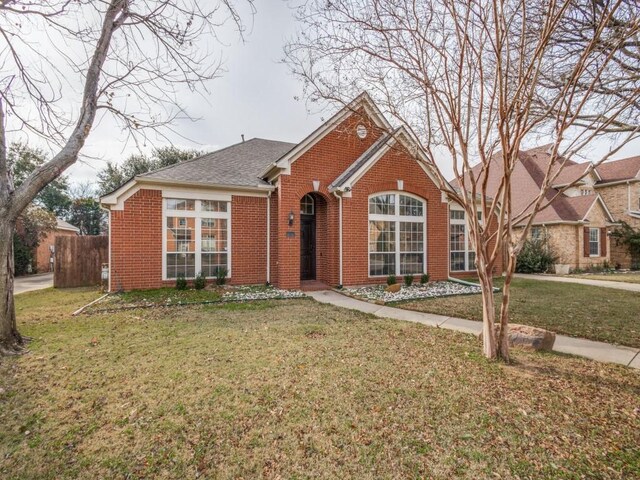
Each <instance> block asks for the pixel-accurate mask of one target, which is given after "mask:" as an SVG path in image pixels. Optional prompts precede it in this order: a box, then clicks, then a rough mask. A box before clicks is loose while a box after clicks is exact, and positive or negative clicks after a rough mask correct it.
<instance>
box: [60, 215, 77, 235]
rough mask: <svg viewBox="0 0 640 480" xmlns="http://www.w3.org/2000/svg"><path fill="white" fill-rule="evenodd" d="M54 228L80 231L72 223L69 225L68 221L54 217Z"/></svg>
mask: <svg viewBox="0 0 640 480" xmlns="http://www.w3.org/2000/svg"><path fill="white" fill-rule="evenodd" d="M56 229H58V230H71V231H73V232H77V233H80V229H79V228H78V227H76V226H74V225H71V224H70V223H68V222H65V221H64V220H61V219H59V218H56Z"/></svg>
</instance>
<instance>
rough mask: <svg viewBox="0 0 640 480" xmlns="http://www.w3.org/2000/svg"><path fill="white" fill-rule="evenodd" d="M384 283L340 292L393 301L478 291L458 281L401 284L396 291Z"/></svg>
mask: <svg viewBox="0 0 640 480" xmlns="http://www.w3.org/2000/svg"><path fill="white" fill-rule="evenodd" d="M386 288H387V286H386V285H372V286H367V287H355V288H344V289H342V290H340V292H341V293H344V294H346V295H349V296H351V297H354V298H359V299H362V300H368V301H373V302H376V303H385V304H386V303H393V302H402V301H407V300H418V299H424V298H438V297H449V296H453V295H469V294H477V293H480V287H479V286H477V285H467V284H464V283H458V282H428V283H424V284H412V285H411V286H406V285H402V286H401V288H400V291H398V292H395V293H394V292H388V291H386Z"/></svg>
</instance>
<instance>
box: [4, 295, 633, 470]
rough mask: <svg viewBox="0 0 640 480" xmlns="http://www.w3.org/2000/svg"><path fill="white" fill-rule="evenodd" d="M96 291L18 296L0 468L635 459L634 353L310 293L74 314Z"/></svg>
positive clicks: (543, 464) (555, 465) (508, 465)
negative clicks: (582, 348)
mask: <svg viewBox="0 0 640 480" xmlns="http://www.w3.org/2000/svg"><path fill="white" fill-rule="evenodd" d="M97 296H98V294H97V293H95V292H91V291H86V290H81V291H54V290H46V291H42V292H33V293H27V294H23V295H20V296H18V297H17V298H16V300H17V306H18V312H19V313H18V315H19V316H18V320H19V324H20V325H21V328H22V331H23V333H25V334H27V335H30V336H32V337H33V338H34V340H33V342H32V343H31V350H32V352H31V353H30V354H28V355H25V356H22V357H19V358H11V359H3V360H2V361H1V362H0V388H2V391H1V392H2V393H0V425H2V428H0V478H3V479H21V480H22V479H53V478H55V479H63V478H116V479H119V478H122V479H124V478H197V477H201V478H258V477H261V478H359V479H360V478H363V479H366V478H442V479H448V478H469V479H475V478H503V479H507V478H521V479H524V478H549V479H551V478H554V479H555V478H576V479H578V478H621V479H622V478H638V477H639V476H640V447H639V445H640V429H639V428H638V424H639V421H640V420H639V415H640V404H639V403H638V398H640V378H639V377H638V372H637V371H633V370H631V369H628V368H625V367H621V366H616V365H606V364H599V363H596V362H592V361H589V360H584V359H578V358H572V357H567V356H561V355H557V354H535V353H523V352H518V353H516V354H515V358H516V361H517V363H516V364H515V365H512V366H504V365H501V364H499V363H495V362H489V361H486V360H485V359H484V358H482V357H481V356H480V345H479V343H478V341H477V339H475V338H474V337H473V336H471V335H464V334H461V333H455V332H450V331H445V330H440V329H435V328H429V327H426V326H423V325H419V324H413V323H409V322H400V321H392V320H385V319H378V318H375V317H372V316H369V315H366V314H363V313H360V312H354V311H349V310H345V309H340V308H337V307H333V306H329V305H322V304H318V303H316V302H314V301H312V300H309V299H305V300H284V301H261V302H251V303H228V304H220V305H204V306H197V307H185V308H180V309H175V308H152V309H144V310H127V311H121V312H117V313H110V314H94V315H81V316H77V317H71V316H70V315H69V312H71V311H73V310H75V309H77V308H78V307H80V306H81V305H83V304H85V303H87V302H88V301H90V300H91V299H93V298H97ZM464 298H468V297H459V298H456V301H459V300H462V299H464Z"/></svg>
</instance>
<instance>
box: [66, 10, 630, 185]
mask: <svg viewBox="0 0 640 480" xmlns="http://www.w3.org/2000/svg"><path fill="white" fill-rule="evenodd" d="M255 6H256V9H257V11H256V14H255V15H254V16H253V17H252V16H251V15H249V13H248V12H247V11H246V10H245V11H244V12H243V13H244V15H243V18H244V20H245V23H246V25H247V32H246V33H247V34H246V38H245V41H244V42H243V41H241V39H240V38H239V36H238V35H237V33H236V32H235V31H234V30H233V28H232V27H231V25H228V26H227V27H225V28H224V29H223V31H222V32H221V33H222V39H223V41H224V42H225V44H226V45H225V46H224V47H223V48H222V56H223V59H224V67H225V70H226V72H225V73H224V74H223V75H222V77H221V78H219V79H216V80H213V81H212V82H210V84H209V90H210V93H209V94H204V95H202V94H194V93H190V92H189V91H187V90H186V89H185V92H184V95H183V96H182V102H183V106H185V107H186V110H187V111H188V113H189V114H190V115H191V116H192V117H196V118H200V120H199V121H197V122H195V123H193V122H191V121H181V122H178V123H177V124H176V126H175V127H176V130H177V131H178V132H179V133H181V134H182V135H183V136H185V137H187V138H188V139H189V140H185V138H181V136H180V135H178V134H176V135H173V136H171V141H172V142H173V144H174V145H176V146H180V147H192V148H198V149H201V150H205V151H213V150H216V149H218V148H222V147H225V146H227V145H231V144H233V143H237V142H239V141H240V140H241V134H244V135H245V138H246V139H250V138H253V137H260V138H267V139H273V140H282V141H288V142H298V141H300V140H302V139H303V138H304V137H306V136H307V135H308V134H309V133H311V132H312V131H313V130H314V129H315V128H316V127H317V126H318V125H320V123H321V122H322V120H323V117H326V116H327V112H324V113H319V112H318V111H315V112H308V111H307V107H306V105H305V103H304V101H303V100H296V99H295V97H300V96H301V95H302V85H301V83H300V82H299V81H298V80H297V79H295V78H293V77H292V76H291V75H290V73H289V71H288V69H287V67H286V66H285V65H283V64H282V63H280V60H281V58H282V56H283V45H284V43H285V41H286V40H287V38H290V37H291V36H292V35H293V34H294V33H295V31H296V28H297V26H296V21H295V19H294V10H293V9H292V8H291V5H290V3H288V2H287V1H285V0H256V3H255ZM639 143H640V142H636V143H635V144H633V145H628V146H627V147H626V148H625V149H623V150H622V151H621V152H619V153H618V154H617V155H616V158H623V157H625V156H631V155H635V154H637V151H638V149H639V148H638V146H639ZM165 144H167V142H166V140H161V139H159V140H158V141H157V142H155V143H154V145H153V146H162V145H165ZM607 147H608V145H607V144H606V143H601V144H599V145H597V146H595V147H594V154H598V153H604V152H605V151H606V150H607ZM146 148H147V150H149V149H150V148H151V145H148V146H147V147H146ZM137 151H138V150H137V148H136V146H135V145H133V144H125V142H124V137H123V136H122V134H121V132H120V131H119V130H118V129H117V128H116V127H115V126H113V125H112V124H111V122H109V121H105V122H101V123H100V124H98V125H96V126H95V127H94V129H93V131H92V132H91V135H90V137H89V139H88V141H87V143H86V148H85V151H84V152H85V153H86V154H88V155H90V156H91V157H97V158H98V159H92V160H90V161H88V162H82V163H78V164H76V165H74V166H72V167H71V168H70V169H69V170H67V173H68V174H69V175H70V177H71V180H72V181H73V182H83V181H95V179H96V173H97V172H98V171H99V170H100V169H101V168H103V167H104V165H105V163H106V161H113V162H121V161H122V160H124V159H125V158H126V157H127V156H128V155H129V154H131V153H134V152H137ZM447 163H448V162H446V160H443V162H442V164H441V167H444V168H443V169H444V170H445V172H448V173H450V172H451V170H450V168H447V165H446V164H447Z"/></svg>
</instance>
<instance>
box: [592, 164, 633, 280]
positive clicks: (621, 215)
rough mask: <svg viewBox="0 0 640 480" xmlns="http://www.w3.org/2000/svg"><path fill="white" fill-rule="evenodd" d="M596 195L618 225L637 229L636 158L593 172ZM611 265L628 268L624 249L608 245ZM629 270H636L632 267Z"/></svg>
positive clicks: (612, 243) (627, 257) (612, 244)
mask: <svg viewBox="0 0 640 480" xmlns="http://www.w3.org/2000/svg"><path fill="white" fill-rule="evenodd" d="M597 173H598V177H599V178H598V181H597V183H596V184H595V189H596V191H597V192H598V193H599V194H600V196H601V197H602V199H603V200H604V201H605V203H606V205H607V207H608V208H609V211H610V212H611V214H612V215H613V217H614V218H615V219H616V221H618V222H622V221H625V222H627V223H628V224H629V225H631V226H632V227H633V228H635V229H639V228H640V156H636V157H631V158H625V159H622V160H615V161H613V162H605V163H603V164H602V165H600V166H599V167H598V168H597ZM611 263H613V264H614V265H620V266H621V267H623V268H630V267H631V266H632V265H631V257H630V256H629V252H628V249H627V247H626V246H623V245H617V244H616V242H615V240H614V241H612V242H611ZM633 267H638V266H637V265H633Z"/></svg>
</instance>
